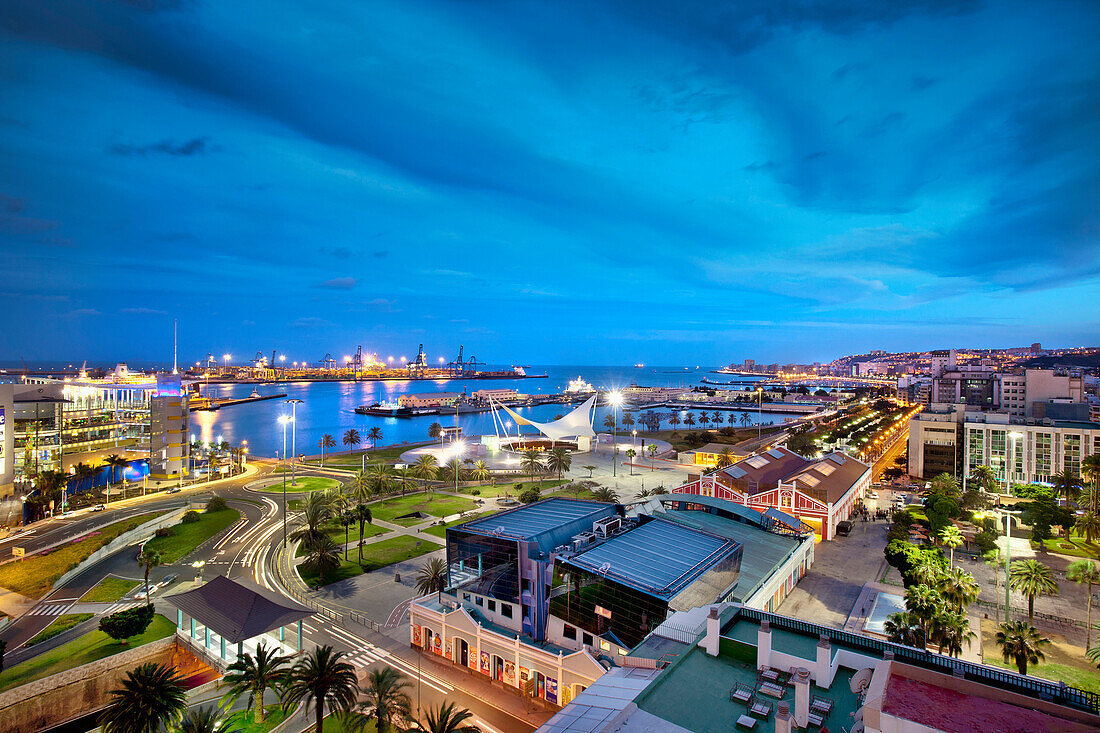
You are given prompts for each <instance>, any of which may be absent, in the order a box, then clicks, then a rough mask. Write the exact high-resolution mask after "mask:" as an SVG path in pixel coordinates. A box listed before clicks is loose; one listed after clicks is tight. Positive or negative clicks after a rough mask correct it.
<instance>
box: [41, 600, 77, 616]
mask: <svg viewBox="0 0 1100 733" xmlns="http://www.w3.org/2000/svg"><path fill="white" fill-rule="evenodd" d="M73 605H75V604H73V603H69V602H65V603H43V604H42V605H41V606H38V607H37V608H35V609H33V610H32V611H31V612H30V615H31V616H60V615H62V614H63V613H65V612H66V611H68V610H69V609H70V608H72V607H73Z"/></svg>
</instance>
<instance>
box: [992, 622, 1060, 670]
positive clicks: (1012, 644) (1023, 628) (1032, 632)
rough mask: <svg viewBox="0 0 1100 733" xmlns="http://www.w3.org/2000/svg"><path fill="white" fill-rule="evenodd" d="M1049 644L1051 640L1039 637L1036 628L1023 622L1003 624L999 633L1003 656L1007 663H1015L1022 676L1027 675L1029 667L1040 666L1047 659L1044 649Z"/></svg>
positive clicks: (999, 643)
mask: <svg viewBox="0 0 1100 733" xmlns="http://www.w3.org/2000/svg"><path fill="white" fill-rule="evenodd" d="M1049 644H1050V639H1045V638H1043V637H1042V636H1039V632H1038V631H1037V630H1036V628H1035V627H1034V626H1032V625H1031V624H1029V623H1025V622H1023V621H1009V622H1006V623H1003V624H1001V630H1000V631H998V632H997V646H999V647H1001V656H1002V657H1003V658H1004V660H1005V662H1015V663H1016V669H1018V670H1020V674H1027V665H1029V664H1038V663H1039V662H1041V661H1042V660H1043V659H1044V658H1045V657H1044V656H1043V651H1042V647H1044V646H1047V645H1049Z"/></svg>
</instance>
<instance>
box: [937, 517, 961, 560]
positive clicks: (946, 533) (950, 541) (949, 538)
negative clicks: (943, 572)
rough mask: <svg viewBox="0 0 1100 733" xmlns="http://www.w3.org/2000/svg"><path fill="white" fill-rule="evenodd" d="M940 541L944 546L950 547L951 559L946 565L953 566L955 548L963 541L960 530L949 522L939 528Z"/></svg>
mask: <svg viewBox="0 0 1100 733" xmlns="http://www.w3.org/2000/svg"><path fill="white" fill-rule="evenodd" d="M940 542H941V543H942V544H943V546H944V547H948V548H950V549H951V559H950V560H949V562H948V567H952V568H953V567H955V548H956V547H959V546H960V545H962V543H963V536H962V532H961V531H960V530H959V528H958V527H956V526H955V525H954V524H949V525H947V526H946V527H944V528H943V529H941V530H940Z"/></svg>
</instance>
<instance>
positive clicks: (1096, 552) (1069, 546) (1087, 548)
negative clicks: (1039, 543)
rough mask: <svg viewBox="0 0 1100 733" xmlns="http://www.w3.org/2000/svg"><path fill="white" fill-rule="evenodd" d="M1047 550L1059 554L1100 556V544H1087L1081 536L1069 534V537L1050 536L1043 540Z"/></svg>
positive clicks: (1094, 557) (1095, 557) (1093, 557)
mask: <svg viewBox="0 0 1100 733" xmlns="http://www.w3.org/2000/svg"><path fill="white" fill-rule="evenodd" d="M1044 544H1045V545H1046V548H1047V551H1048V552H1057V553H1058V554H1059V555H1069V556H1071V557H1087V558H1089V559H1093V560H1095V559H1097V558H1100V544H1096V543H1093V544H1089V543H1088V542H1086V541H1085V539H1084V538H1083V537H1077V536H1075V535H1071V536H1069V537H1052V538H1050V539H1049V540H1046V541H1045V542H1044Z"/></svg>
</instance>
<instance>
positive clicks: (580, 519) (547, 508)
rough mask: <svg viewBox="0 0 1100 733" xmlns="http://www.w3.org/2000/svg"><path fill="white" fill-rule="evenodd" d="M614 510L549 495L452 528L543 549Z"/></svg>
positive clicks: (560, 541)
mask: <svg viewBox="0 0 1100 733" xmlns="http://www.w3.org/2000/svg"><path fill="white" fill-rule="evenodd" d="M614 514H616V509H615V505H614V504H604V503H601V502H596V501H583V500H581V499H558V498H552V499H543V500H542V501H538V502H535V503H534V504H525V505H524V506H520V507H516V508H515V509H509V510H508V511H504V512H500V513H499V514H494V515H492V516H490V517H485V518H484V519H475V520H474V521H472V522H467V523H466V524H460V525H458V526H457V527H454V528H453V529H454V530H462V531H466V532H477V533H478V534H486V535H494V536H499V537H504V538H507V539H512V540H525V541H528V542H535V543H537V544H538V546H539V549H540V550H541V551H542V552H549V551H550V550H552V549H553V548H555V547H557V546H558V545H561V544H563V543H566V542H568V541H569V539H570V538H571V537H573V536H574V535H576V534H578V533H580V532H583V531H586V530H591V529H592V523H593V522H595V521H596V520H597V519H602V518H603V517H610V516H613V515H614Z"/></svg>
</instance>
